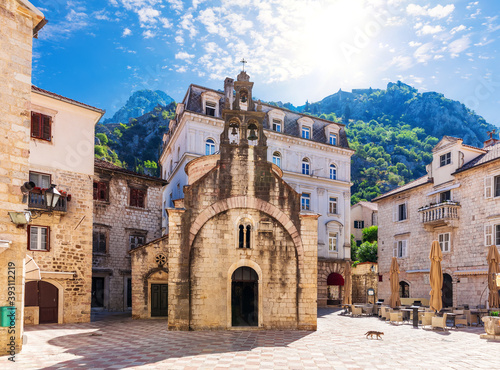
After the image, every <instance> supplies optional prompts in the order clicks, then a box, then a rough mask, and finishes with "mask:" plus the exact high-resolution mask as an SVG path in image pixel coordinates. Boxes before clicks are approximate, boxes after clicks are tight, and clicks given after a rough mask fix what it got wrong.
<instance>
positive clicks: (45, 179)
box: [29, 171, 52, 189]
mask: <svg viewBox="0 0 500 370" xmlns="http://www.w3.org/2000/svg"><path fill="white" fill-rule="evenodd" d="M29 179H30V181H32V182H34V183H35V187H37V188H41V189H48V188H50V185H51V183H52V177H51V175H49V174H48V173H40V172H33V171H30V174H29Z"/></svg>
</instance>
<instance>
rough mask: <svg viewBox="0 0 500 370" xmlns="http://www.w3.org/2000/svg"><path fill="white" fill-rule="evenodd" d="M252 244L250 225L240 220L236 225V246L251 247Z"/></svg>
mask: <svg viewBox="0 0 500 370" xmlns="http://www.w3.org/2000/svg"><path fill="white" fill-rule="evenodd" d="M251 246H252V225H250V223H249V222H245V221H242V222H240V224H239V225H238V248H251Z"/></svg>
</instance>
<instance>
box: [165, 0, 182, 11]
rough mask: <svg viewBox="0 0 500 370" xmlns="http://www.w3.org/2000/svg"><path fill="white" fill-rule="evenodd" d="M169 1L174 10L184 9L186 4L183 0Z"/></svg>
mask: <svg viewBox="0 0 500 370" xmlns="http://www.w3.org/2000/svg"><path fill="white" fill-rule="evenodd" d="M167 2H168V3H170V6H171V8H172V9H174V10H182V9H184V5H183V4H182V1H181V0H167Z"/></svg>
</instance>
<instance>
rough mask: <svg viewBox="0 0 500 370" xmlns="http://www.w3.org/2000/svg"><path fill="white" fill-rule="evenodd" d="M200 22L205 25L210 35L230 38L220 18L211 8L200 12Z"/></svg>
mask: <svg viewBox="0 0 500 370" xmlns="http://www.w3.org/2000/svg"><path fill="white" fill-rule="evenodd" d="M198 20H199V21H200V22H201V23H203V24H204V25H205V28H206V29H207V31H208V33H212V34H217V35H219V36H221V37H224V38H225V37H227V36H229V33H228V32H227V29H226V28H225V27H224V26H223V25H222V24H221V21H220V18H219V17H218V16H216V15H215V13H214V11H213V10H212V9H210V8H207V9H205V10H202V11H200V15H199V17H198Z"/></svg>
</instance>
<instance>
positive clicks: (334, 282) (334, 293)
mask: <svg viewBox="0 0 500 370" xmlns="http://www.w3.org/2000/svg"><path fill="white" fill-rule="evenodd" d="M326 285H327V286H328V290H327V304H328V305H339V304H341V303H342V298H343V287H344V277H343V276H342V275H341V274H339V273H338V272H332V273H331V274H330V275H328V278H327V279H326Z"/></svg>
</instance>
